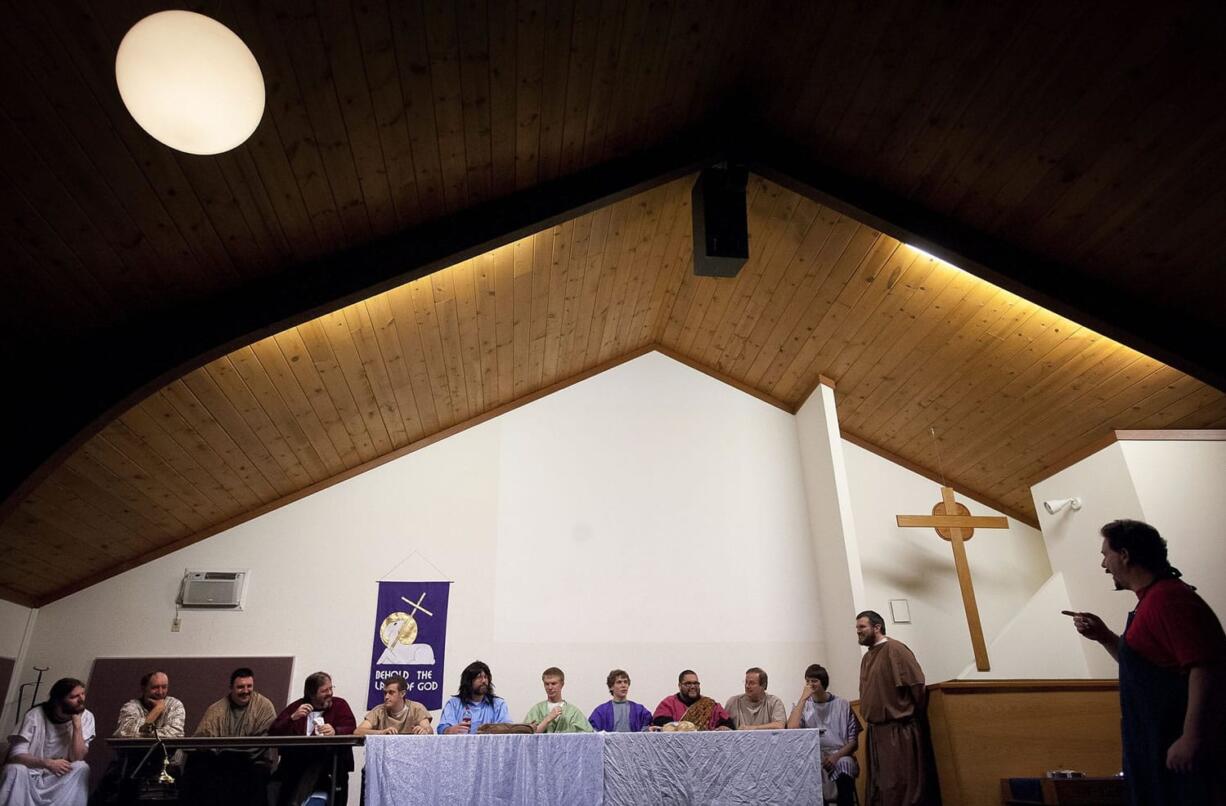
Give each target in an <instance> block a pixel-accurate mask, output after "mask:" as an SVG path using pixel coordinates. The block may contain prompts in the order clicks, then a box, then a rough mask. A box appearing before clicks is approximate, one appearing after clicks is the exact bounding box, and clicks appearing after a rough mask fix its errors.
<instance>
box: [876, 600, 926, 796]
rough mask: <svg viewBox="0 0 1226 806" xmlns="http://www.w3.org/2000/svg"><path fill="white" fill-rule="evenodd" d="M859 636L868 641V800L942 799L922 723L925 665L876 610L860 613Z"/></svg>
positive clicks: (924, 698) (924, 701) (924, 702)
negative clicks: (888, 631) (889, 633)
mask: <svg viewBox="0 0 1226 806" xmlns="http://www.w3.org/2000/svg"><path fill="white" fill-rule="evenodd" d="M856 636H857V637H858V638H859V640H860V644H861V646H866V647H868V652H867V653H865V655H864V657H863V658H862V659H861V660H860V711H861V713H862V714H863V716H864V721H865V722H867V723H868V776H867V781H866V784H865V794H866V800H867V803H866V806H924V804H932V803H937V802H938V800H937V798H936V791H937V788H936V779H935V776H933V775H932V773H931V767H930V764H929V762H928V759H929V758H930V757H931V756H930V754H929V748H928V737H927V735H926V731H925V730H924V726H923V717H924V708H925V706H926V705H927V692H926V690H925V688H924V670H923V669H921V668H920V665H919V663H918V662H917V661H916V660H915V655H914V654H912V652H911V650H910V649H908V648H907V646H906V644H903V643H901V642H899V641H895V640H893V639H890V638H886V636H885V621H884V619H882V618H881V616H880V615H879V614H877V613H875V612H873V611H872V610H865V611H864V612H863V613H860V614H859V615H857V616H856Z"/></svg>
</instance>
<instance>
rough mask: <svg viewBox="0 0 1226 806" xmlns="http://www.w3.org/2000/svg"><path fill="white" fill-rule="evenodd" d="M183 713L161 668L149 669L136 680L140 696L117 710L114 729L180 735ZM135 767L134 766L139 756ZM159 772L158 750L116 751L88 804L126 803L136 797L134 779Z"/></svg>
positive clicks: (127, 734)
mask: <svg viewBox="0 0 1226 806" xmlns="http://www.w3.org/2000/svg"><path fill="white" fill-rule="evenodd" d="M185 720H186V712H185V711H184V709H183V703H181V702H179V700H177V699H175V698H174V697H171V696H170V677H169V676H168V675H167V674H166V673H165V672H162V671H155V672H149V673H147V674H146V675H144V676H143V677H141V679H140V696H139V697H135V698H133V699H130V700H128V701H127V702H125V703H124V704H123V706H122V707H121V708H120V709H119V719H118V721H117V722H116V724H115V732H114V733H113V734H111V735H112V736H116V737H119V738H124V739H137V738H144V737H151V736H154V735H156V736H158V737H159V738H162V739H167V738H175V737H179V736H182V735H183V723H184V721H185ZM146 757H147V760H146V761H145V764H144V766H143V767H141V768H140V769H139V770H138V769H135V765H136V764H139V763H140V761H141V759H142V758H146ZM161 771H162V752H161V751H160V750H156V751H154V752H153V753H147V751H146V750H145V749H143V748H142V749H139V750H120V751H119V752H117V753H116V754H115V757H114V758H113V759H112V760H111V763H110V766H108V767H107V769H106V772H105V773H103V776H102V780H101V781H100V782H99V783H98V788H97V789H95V790H94V794H93V795H91V796H90V798H89V802H90V804H91V806H99V805H100V804H106V803H114V802H116V801H118V802H120V803H127V802H130V801H132V800H134V799H135V798H136V789H137V785H138V782H139V781H141V780H143V779H146V778H149V777H151V776H156V775H158V773H160V772H161Z"/></svg>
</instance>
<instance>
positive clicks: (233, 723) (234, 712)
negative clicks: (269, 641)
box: [183, 666, 277, 806]
mask: <svg viewBox="0 0 1226 806" xmlns="http://www.w3.org/2000/svg"><path fill="white" fill-rule="evenodd" d="M276 716H277V711H276V709H275V708H273V705H272V702H271V701H270V700H269V699H268V698H267V697H265V696H264V695H263V694H260V693H259V692H257V691H256V690H255V672H253V671H251V670H250V669H248V668H246V667H245V666H244V667H239V668H238V669H235V670H234V671H233V672H231V673H230V691H229V693H227V694H226V696H224V697H222V698H221V699H220V700H218V701H217V702H215V703H213V704H212V705H210V706H209V707H208V708H206V709H205V711H204V716H202V717H201V718H200V724H199V725H197V726H196V732H195V733H194V734H193V735H195V736H219V737H240V736H263V735H265V734H267V733H268V728H269V726H271V725H272V721H273V719H275V718H276ZM274 758H275V756H274V754H273V751H271V750H265V749H261V748H255V749H247V750H240V749H234V750H189V751H187V764H186V767H185V769H184V771H183V778H184V788H183V796H184V802H185V803H189V804H201V806H212V804H217V803H224V804H226V806H240V805H245V804H252V805H253V806H254V805H255V804H258V805H259V806H266V804H267V800H268V773H269V770H270V769H271V768H272V764H273V760H274Z"/></svg>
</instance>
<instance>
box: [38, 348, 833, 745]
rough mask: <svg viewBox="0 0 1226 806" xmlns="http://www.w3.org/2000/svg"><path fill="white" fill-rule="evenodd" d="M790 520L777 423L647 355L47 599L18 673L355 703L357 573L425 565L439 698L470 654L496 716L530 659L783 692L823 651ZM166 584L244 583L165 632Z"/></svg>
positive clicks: (598, 688) (367, 623)
mask: <svg viewBox="0 0 1226 806" xmlns="http://www.w3.org/2000/svg"><path fill="white" fill-rule="evenodd" d="M807 521H808V515H807V510H806V504H805V496H804V489H803V485H802V481H801V472H800V455H799V449H798V444H797V439H796V424H795V419H794V418H793V417H792V416H790V415H788V414H787V413H785V412H782V411H780V410H779V409H776V408H774V407H772V406H769V405H767V404H765V403H763V402H761V401H759V400H757V399H755V398H753V397H750V396H748V395H745V394H743V393H741V392H739V391H737V390H735V389H732V388H730V387H728V386H726V385H724V384H722V383H720V382H718V381H715V380H713V379H711V378H709V377H707V376H705V375H703V374H701V373H698V372H695V371H694V370H692V369H690V368H688V367H686V366H684V365H682V364H679V363H677V362H674V361H672V360H671V359H668V358H665V357H664V356H662V355H660V354H657V353H652V354H649V355H646V356H643V357H641V358H638V359H636V360H634V361H632V362H629V363H627V364H623V365H621V366H619V367H616V368H614V369H612V370H610V371H608V372H606V373H603V374H601V375H599V376H597V377H595V378H592V379H589V380H587V381H584V382H582V383H580V384H576V385H574V386H572V387H569V388H567V389H565V390H563V391H561V392H558V393H556V394H553V395H551V396H549V397H546V398H544V399H542V400H539V401H536V402H534V403H531V404H529V405H527V406H524V407H521V408H519V409H517V410H515V411H513V412H510V413H508V414H505V415H503V416H501V417H498V418H496V419H494V420H491V421H489V422H487V423H484V424H482V425H480V426H477V427H474V428H471V429H469V430H467V431H464V432H462V433H460V434H458V435H456V436H453V437H451V438H449V439H447V440H444V441H442V442H440V443H437V444H435V445H432V446H430V447H428V448H426V449H423V450H421V451H418V452H416V453H413V454H410V455H408V456H405V457H403V458H401V459H398V460H396V461H393V462H390V463H388V464H386V465H384V466H382V467H379V468H377V469H375V470H372V471H370V472H368V473H365V474H362V475H361V476H358V477H356V478H353V479H350V480H349V481H346V482H344V483H342V484H338V485H336V486H334V487H331V488H329V489H327V490H324V491H322V492H320V493H317V494H315V495H313V496H310V497H308V498H305V499H303V500H301V501H298V502H296V503H293V504H290V505H289V506H286V507H284V508H282V509H279V510H277V511H275V512H272V513H269V514H267V515H265V516H262V517H260V518H258V519H255V520H253V521H250V522H248V523H246V524H243V525H241V526H238V527H235V528H233V529H230V530H228V531H226V532H223V533H221V534H219V535H217V536H215V537H212V538H209V539H208V540H205V541H203V542H201V543H198V544H196V545H194V546H191V547H188V548H186V549H183V550H181V551H178V552H175V553H174V554H171V555H169V556H167V557H164V558H161V559H159V560H156V561H154V562H152V563H149V564H147V565H144V566H141V567H139V568H136V569H133V570H131V571H128V572H126V573H124V574H122V575H120V576H117V577H115V578H113V579H110V580H107V581H105V582H102V583H100V584H98V585H95V586H93V587H91V588H89V589H87V590H84V591H81V592H80V593H77V594H75V595H73V596H70V597H68V598H66V599H63V600H61V601H58V602H55V603H53V604H50V605H48V606H46V607H44V608H43V609H42V610H41V611H40V613H39V617H38V620H37V624H36V629H35V632H34V636H33V639H32V642H31V648H30V653H29V658H30V661H29V662H39V663H40V664H42V665H50V666H52V668H53V669H54V670H55V671H54V672H52V673H51V674H52V675H53V676H61V675H64V674H73V675H77V676H81V677H84V676H85V675H86V674H87V673H88V672H89V663H90V662H91V661H92V659H93V658H94V657H95V656H131V655H154V656H156V655H163V654H165V655H189V656H190V655H217V654H245V653H251V654H257V655H275V654H291V655H294V656H296V669H295V677H296V678H300V677H302V676H303V675H305V674H307V673H309V672H311V671H314V670H316V669H321V668H322V669H325V670H328V671H329V672H331V673H332V674H333V676H334V678H335V681H336V684H337V689H338V692H339V694H340V696H343V697H346V698H348V699H350V701H351V703H352V704H353V705H354V706H355V710H356V709H358V708H360V707H361V706H362V705H364V702H362V700H363V699H364V696H365V695H364V678H365V672H366V670H367V668H368V664H369V660H370V643H371V637H372V630H373V618H374V612H373V610H374V597H375V590H376V585H375V581H376V580H377V579H379V578H380V577H382V576H384V575H385V574H386V573H387V572H388V571H390V570H392V569H393V568H395V567H396V566H398V565H399V566H400V568H399V570H398V571H397V572H396V573H395V574H393V577H394V578H400V579H412V578H421V579H438V578H440V575H439V573H438V572H436V571H434V570H433V568H432V566H436V567H437V568H438V569H441V571H442V573H443V575H444V577H445V578H450V579H453V580H454V581H455V584H454V585H453V587H452V594H451V597H452V598H451V612H450V614H449V619H448V622H449V634H448V636H447V658H446V670H445V676H446V680H447V687H448V688H449V689H450V688H452V687H454V686H455V684H456V682H457V680H458V676H459V672H460V669H461V668H462V667H463V666H464V665H465V664H466V663H468V662H469V661H470V660H472V659H473V658H474V657H476V658H481V659H482V660H484V661H486V662H487V663H489V664H490V665H491V666H492V668H493V671H494V678H495V682H496V684H497V689H498V692H499V693H500V694H501V695H502V696H504V697H506V699H507V701H508V703H509V705H510V708H511V712H512V714H513V716H514V717H515V718H522V716H523V714H524V713H525V712H526V711H527V710H528V708H529V707H530V706H531V705H532V704H533V703H534V702H536V701H538V700H540V699H543V694H542V691H541V687H540V672H541V670H542V669H544V668H545V667H547V666H550V665H558V666H560V667H562V668H563V669H564V670H565V671H566V672H567V689H566V696H567V699H568V700H570V701H572V702H574V703H575V704H577V705H579V706H581V707H582V708H584V709H588V708H591V707H594V706H595V705H596V704H597V703H598V702H601V701H603V699H605V698H607V696H608V694H607V691H606V689H605V688H604V678H605V675H606V673H607V672H608V670H609V669H610V668H613V667H615V666H620V667H623V668H625V669H627V670H629V671H630V674H631V676H632V678H633V687H632V690H631V696H632V697H633V698H635V699H638V700H640V701H642V702H644V703H646V704H647V705H648V706H649V707H654V706H655V703H656V702H657V701H658V700H659V699H660V698H661V697H663V696H665V695H666V694H668V693H670V692H673V691H675V690H676V674H677V672H678V671H680V670H681V669H683V668H686V667H690V668H693V669H695V670H697V671H698V673H699V674H700V676H701V678H702V682H703V691H704V693H707V694H709V695H711V696H714V697H717V698H719V699H720V700H723V699H725V698H727V697H728V696H730V695H732V694H734V693H738V692H739V691H740V690H741V684H742V680H743V672H744V670H745V668H746V667H748V666H751V665H760V666H762V667H764V668H766V669H767V670H768V671H769V672H771V675H772V680H771V688H772V690H775V691H777V693H779V695H780V696H784V697H785V698H787V697H788V696H790V692H791V689H792V688H793V687H794V686H793V685H792V683H793V682H794V681H795V680H797V679H798V678H799V677H800V676H801V674H802V673H803V670H804V667H805V666H806V665H807V664H809V663H812V662H813V661H814V660H816V659H818V658H820V657H821V649H822V643H821V628H820V625H819V618H818V608H817V603H816V599H815V595H814V591H815V590H816V589H817V578H816V572H815V567H814V557H813V550H812V545H811V543H810V540H809V535H808V523H807ZM415 550H417V551H420V552H421V554H420V555H418V556H414V557H412V558H411V559H410V560H409V561H408V562H403V563H402V560H404V558H406V557H408V556H409V555H410V554H412V553H413V552H414V551H415ZM185 568H217V569H235V568H247V569H250V570H251V576H250V582H249V586H248V590H249V592H248V595H247V598H246V609H245V610H244V611H243V612H241V613H200V612H191V613H186V614H184V616H183V625H182V631H181V632H178V633H173V632H171V631H170V627H171V621H172V619H173V617H174V606H173V601H174V597H175V594H176V591H177V586H178V582H179V579H180V577H181V576H182V573H183V570H184V569H185ZM257 671H258V670H257ZM776 681H778V683H776ZM173 685H174V684H173V681H172V689H173ZM223 688H224V681H218V689H219V696H220V692H221V690H222V689H223ZM196 716H198V715H189V720H188V721H189V723H192V722H194V720H195V718H196Z"/></svg>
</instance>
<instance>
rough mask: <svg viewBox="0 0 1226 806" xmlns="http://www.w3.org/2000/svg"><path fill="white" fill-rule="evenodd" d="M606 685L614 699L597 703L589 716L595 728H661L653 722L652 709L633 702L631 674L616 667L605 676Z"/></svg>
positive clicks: (621, 730) (635, 730)
mask: <svg viewBox="0 0 1226 806" xmlns="http://www.w3.org/2000/svg"><path fill="white" fill-rule="evenodd" d="M605 685H607V686H608V687H609V693H610V694H611V695H613V699H611V700H609V701H608V702H606V703H604V704H602V705H597V706H596V710H595V711H592V715H591V716H590V717H588V722H589V723H590V724H591V726H592V727H593V728H594V729H595V730H600V731H607V732H609V733H638V732H639V731H643V730H659V728H656V727H655V726H654V725H652V724H651V711H648V710H647V709H646V708H644V707H643V706H641V705H639V704H638V703H637V702H631V701H630V700H629V699H627V697H629V696H630V675H629V674H627V673H626V672H625V670H623V669H614V670H613V671H611V672H609V676H608V677H606V678H605Z"/></svg>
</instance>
